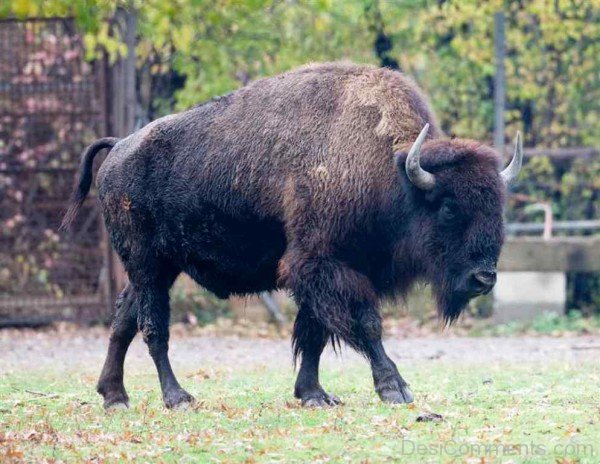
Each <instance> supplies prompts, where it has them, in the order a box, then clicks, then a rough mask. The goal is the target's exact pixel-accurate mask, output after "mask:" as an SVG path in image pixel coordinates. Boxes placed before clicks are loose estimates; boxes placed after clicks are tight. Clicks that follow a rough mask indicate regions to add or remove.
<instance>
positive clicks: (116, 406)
mask: <svg viewBox="0 0 600 464" xmlns="http://www.w3.org/2000/svg"><path fill="white" fill-rule="evenodd" d="M128 408H129V403H123V402H115V403H107V402H106V401H105V402H104V409H105V410H106V411H118V410H121V409H128Z"/></svg>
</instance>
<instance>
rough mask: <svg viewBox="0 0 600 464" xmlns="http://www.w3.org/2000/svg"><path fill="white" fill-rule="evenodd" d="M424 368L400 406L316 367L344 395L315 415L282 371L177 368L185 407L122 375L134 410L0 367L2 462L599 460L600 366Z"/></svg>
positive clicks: (90, 390) (409, 372)
mask: <svg viewBox="0 0 600 464" xmlns="http://www.w3.org/2000/svg"><path fill="white" fill-rule="evenodd" d="M49 367H50V366H49ZM427 367H428V369H430V370H427V371H424V370H417V369H415V368H414V367H413V368H408V369H403V371H402V372H403V374H405V375H404V376H405V378H407V379H410V381H411V385H412V389H413V392H414V393H415V398H416V402H415V403H414V405H410V406H406V405H400V406H389V405H384V404H382V403H380V402H379V400H378V399H377V398H376V395H375V394H374V392H373V389H372V385H371V380H370V373H369V371H368V370H367V368H366V367H365V368H359V367H352V368H351V369H348V370H343V369H342V368H340V369H338V370H337V371H334V372H329V373H327V372H326V373H324V375H323V385H324V386H325V387H326V388H327V389H329V390H330V391H332V392H334V393H336V394H338V395H339V396H340V398H342V400H343V401H344V402H345V404H344V405H343V406H340V407H337V408H333V409H325V410H305V409H301V408H300V407H299V405H298V403H297V402H296V400H294V399H293V398H292V396H291V389H292V385H293V372H292V371H291V369H289V370H287V371H269V370H256V369H255V370H253V371H250V372H229V371H219V370H214V369H213V370H201V371H198V372H195V373H188V375H187V376H182V383H183V385H184V386H185V387H186V388H187V389H188V390H189V391H190V393H192V394H194V395H195V396H196V398H197V399H198V403H197V404H196V405H195V406H194V407H193V408H191V409H188V410H186V411H168V410H166V409H165V408H164V407H163V405H162V402H161V400H160V396H159V393H158V384H157V381H156V378H155V375H154V372H148V373H138V374H133V375H128V376H127V380H126V384H127V387H128V390H129V392H130V397H131V403H132V407H131V409H129V410H124V411H113V412H110V413H106V412H104V411H103V410H102V408H101V399H100V397H99V396H98V395H97V394H96V393H95V392H94V383H95V380H96V378H95V376H91V375H89V374H86V375H77V374H74V375H70V376H65V375H60V376H57V375H56V374H54V375H53V374H51V373H48V374H41V373H40V372H39V371H38V372H36V373H34V374H31V375H27V374H24V373H18V374H9V375H6V374H5V375H2V376H0V461H1V462H9V461H10V460H11V459H12V460H14V461H36V462H37V461H41V460H48V461H53V460H57V461H70V462H81V461H84V460H95V461H100V462H116V461H123V460H127V461H134V460H137V461H140V462H148V461H153V462H309V461H310V462H397V461H401V462H477V463H483V462H485V463H489V462H532V463H533V462H536V463H537V462H539V463H547V462H559V463H568V462H581V463H595V462H599V460H600V454H599V453H600V401H599V400H598V385H599V384H600V367H599V365H598V363H593V364H592V363H589V362H588V363H587V364H577V365H564V364H563V365H561V364H553V365H543V366H536V367H532V366H531V365H529V366H512V367H509V366H503V365H499V364H498V365H486V366H474V365H469V366H466V367H461V366H457V365H454V364H447V363H436V364H435V365H432V364H428V365H427ZM424 412H436V413H439V414H441V415H442V416H443V420H442V421H425V422H421V421H418V420H417V419H418V417H419V415H421V414H422V413H424Z"/></svg>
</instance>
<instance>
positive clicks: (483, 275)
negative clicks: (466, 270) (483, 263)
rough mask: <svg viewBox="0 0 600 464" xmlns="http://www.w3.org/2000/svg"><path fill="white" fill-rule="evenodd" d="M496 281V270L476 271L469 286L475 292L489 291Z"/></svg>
mask: <svg viewBox="0 0 600 464" xmlns="http://www.w3.org/2000/svg"><path fill="white" fill-rule="evenodd" d="M495 283H496V272H494V271H476V272H473V273H472V274H471V278H470V279H469V287H470V289H471V291H472V292H473V293H474V294H482V293H487V292H489V291H490V290H491V289H492V287H493V286H494V284H495Z"/></svg>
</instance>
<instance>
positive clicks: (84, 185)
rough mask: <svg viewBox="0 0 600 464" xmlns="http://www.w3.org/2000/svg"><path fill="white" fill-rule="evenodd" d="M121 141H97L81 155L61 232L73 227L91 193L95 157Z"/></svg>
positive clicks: (103, 139)
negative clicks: (72, 224)
mask: <svg viewBox="0 0 600 464" xmlns="http://www.w3.org/2000/svg"><path fill="white" fill-rule="evenodd" d="M118 141H119V139H117V138H115V137H105V138H102V139H98V140H96V141H95V142H94V143H92V144H91V145H90V146H89V147H87V148H86V150H85V151H84V152H83V154H82V155H81V162H80V164H79V171H78V173H77V177H78V180H77V182H76V183H75V187H74V189H73V193H72V194H71V200H70V202H69V208H68V209H67V212H66V213H65V215H64V217H63V220H62V223H61V225H60V229H61V230H66V229H68V228H69V227H70V226H71V223H72V222H73V220H74V219H75V217H76V216H77V213H78V212H79V209H80V208H81V205H82V204H83V202H84V200H85V197H86V196H87V194H88V192H89V191H90V187H91V185H92V177H93V174H92V167H93V164H94V157H95V156H96V153H98V152H99V151H100V150H102V149H103V148H109V149H110V148H112V147H114V146H115V145H116V143H117V142H118Z"/></svg>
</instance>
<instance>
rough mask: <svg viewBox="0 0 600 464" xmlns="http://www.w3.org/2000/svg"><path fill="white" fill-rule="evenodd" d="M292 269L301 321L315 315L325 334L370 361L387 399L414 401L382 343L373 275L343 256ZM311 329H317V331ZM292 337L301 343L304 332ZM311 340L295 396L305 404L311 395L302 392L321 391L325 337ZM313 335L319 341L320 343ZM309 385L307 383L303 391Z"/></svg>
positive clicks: (377, 387) (311, 261) (381, 394)
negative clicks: (344, 260) (342, 260)
mask: <svg viewBox="0 0 600 464" xmlns="http://www.w3.org/2000/svg"><path fill="white" fill-rule="evenodd" d="M290 270H291V272H290V280H291V282H292V289H293V291H294V295H295V298H296V300H297V303H298V306H299V308H300V312H299V313H298V317H299V318H301V319H299V321H300V323H301V324H302V325H308V323H307V322H306V321H310V320H311V318H312V319H314V320H315V321H317V322H318V323H319V324H320V326H322V327H323V329H324V331H323V332H322V333H323V334H324V337H325V338H326V336H327V334H334V335H335V336H337V337H339V338H340V339H342V340H344V341H345V342H347V343H348V344H349V345H351V346H352V347H353V348H355V349H356V350H358V351H360V352H361V353H363V354H364V355H365V356H366V357H367V359H368V360H369V361H370V363H371V369H372V372H373V380H374V382H375V390H376V391H377V393H378V394H379V397H380V398H381V399H382V400H383V401H386V402H390V403H410V402H412V401H413V396H412V394H411V392H410V390H409V389H408V386H407V384H406V382H405V381H404V379H402V377H401V376H400V374H399V373H398V369H397V368H396V365H395V364H394V363H393V362H392V360H391V359H390V358H389V357H388V356H387V354H386V353H385V350H384V348H383V344H382V342H381V335H382V329H381V318H380V316H379V313H378V311H377V309H376V302H377V296H376V293H375V291H374V290H373V287H372V285H371V282H370V281H369V279H368V278H367V277H366V276H365V275H363V274H361V273H359V272H357V271H355V270H354V269H351V268H349V267H348V266H346V265H344V264H342V263H340V262H339V261H337V260H333V259H327V258H313V259H309V260H303V261H302V262H300V263H297V266H294V267H291V268H290ZM296 324H297V325H298V324H299V322H298V321H297V322H296ZM312 325H316V324H315V323H312ZM295 332H296V330H295ZM310 333H311V334H315V333H318V332H315V331H314V330H313V331H312V332H310ZM294 336H295V339H296V344H298V340H300V334H296V333H295V335H294ZM308 340H311V341H310V342H307V343H306V344H305V345H306V347H309V350H306V349H304V348H303V349H302V350H301V351H302V353H303V357H302V366H301V368H300V373H299V375H298V381H297V382H296V395H297V396H300V398H302V400H303V403H307V400H305V398H306V399H310V398H311V396H309V395H308V394H303V391H308V392H310V394H314V392H318V391H323V390H322V388H321V387H320V386H319V383H318V373H317V370H318V362H319V356H320V354H321V351H322V346H324V344H325V341H323V338H319V337H316V336H314V335H313V336H312V338H311V337H308ZM314 340H319V341H321V344H319V343H317V342H315V341H314ZM304 351H306V354H307V355H306V356H305V355H304ZM305 360H306V361H305ZM305 385H309V388H308V389H305V390H303V389H302V387H304V386H305ZM323 393H324V392H323Z"/></svg>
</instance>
